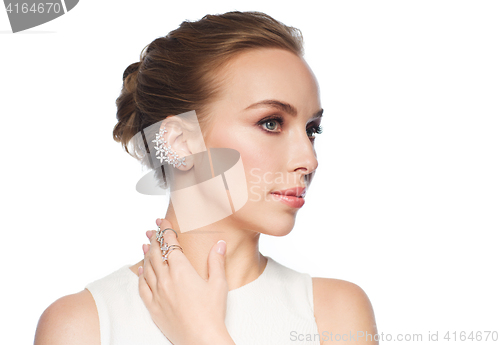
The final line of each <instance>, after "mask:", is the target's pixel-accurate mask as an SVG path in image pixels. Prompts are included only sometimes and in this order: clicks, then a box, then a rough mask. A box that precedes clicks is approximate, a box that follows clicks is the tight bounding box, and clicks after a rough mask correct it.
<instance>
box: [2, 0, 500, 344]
mask: <svg viewBox="0 0 500 345" xmlns="http://www.w3.org/2000/svg"><path fill="white" fill-rule="evenodd" d="M229 10H240V11H246V10H258V11H262V12H265V13H267V14H270V15H271V16H273V17H275V18H276V19H278V20H280V21H282V22H284V23H285V24H287V25H292V26H295V27H297V28H299V29H301V30H302V33H303V35H304V39H305V51H306V55H305V58H306V60H307V61H308V62H309V64H310V66H311V68H312V69H313V71H314V72H315V74H316V76H317V79H318V81H319V84H320V88H321V96H322V106H323V108H324V109H325V117H324V119H323V122H322V125H323V127H324V132H323V134H321V135H319V136H318V139H317V140H316V147H317V153H318V160H319V168H318V171H317V173H316V176H315V179H314V181H313V184H312V188H311V189H310V191H309V193H308V195H307V198H306V204H305V206H304V207H303V208H302V209H301V210H300V212H299V214H298V217H297V222H296V226H295V228H294V230H293V231H292V232H291V233H290V234H289V235H288V236H286V237H281V238H271V237H269V236H264V235H263V236H261V251H262V253H263V254H264V255H268V256H271V257H273V258H274V259H275V260H276V261H278V262H280V263H282V264H284V265H286V266H288V267H291V268H293V269H295V270H298V271H302V272H308V273H310V274H311V275H312V276H313V277H314V276H319V277H331V278H339V279H344V280H348V281H351V282H354V283H356V284H358V285H359V286H361V287H362V288H363V289H364V290H365V292H366V293H367V294H368V296H369V297H370V300H371V302H372V305H373V307H374V310H375V316H376V320H377V325H378V331H379V333H382V332H383V333H384V334H387V333H390V334H391V335H392V336H393V337H396V335H397V334H399V333H401V334H406V333H411V334H413V333H420V334H423V336H424V340H427V337H428V333H429V332H432V333H435V332H436V331H439V337H440V340H441V341H440V342H439V343H443V344H449V343H453V341H451V342H446V341H444V339H443V336H444V333H445V332H446V331H457V332H460V331H467V335H468V334H469V332H470V331H497V332H500V316H499V307H500V303H499V302H500V301H499V297H498V291H500V283H499V270H498V263H499V254H498V243H499V242H498V233H499V230H500V183H499V176H500V162H499V158H500V136H499V132H500V131H499V130H500V63H499V61H500V46H499V44H500V20H499V18H500V3H498V2H497V1H418V2H417V1H335V2H331V5H327V2H326V1H324V2H319V1H281V2H271V1H268V0H266V1H252V2H250V1H245V2H242V3H238V2H235V1H186V2H182V1H144V0H143V1H138V0H136V1H112V2H109V1H90V0H89V1H80V3H79V4H78V5H77V6H76V7H75V8H74V9H73V10H71V11H70V12H68V13H67V14H66V15H64V16H62V17H60V18H58V19H56V20H54V21H52V22H49V23H46V24H43V25H40V26H38V27H35V28H32V29H29V30H27V31H24V32H19V33H16V34H12V33H11V30H10V25H9V21H8V18H7V14H6V12H5V11H3V9H2V11H0V31H1V33H0V47H1V48H0V49H1V54H0V59H1V60H0V62H1V69H2V71H1V76H0V80H1V82H0V88H1V89H0V91H1V92H0V97H1V103H0V112H1V122H0V123H1V129H2V135H1V149H2V159H1V162H2V163H1V164H2V167H1V181H2V182H1V183H2V189H1V198H2V205H3V206H2V208H1V212H2V215H1V217H0V222H1V223H0V224H1V228H2V235H1V243H0V246H1V247H0V255H1V260H2V261H1V262H2V264H3V267H2V274H1V276H2V278H1V285H0V286H1V287H0V288H1V294H0V298H1V301H0V302H1V308H0V313H1V320H2V322H1V324H0V327H1V330H0V342H1V343H3V344H14V343H19V344H21V343H31V342H32V341H33V337H34V333H35V329H36V325H37V322H38V318H39V317H40V315H41V314H42V312H43V310H44V309H45V308H46V307H47V306H48V305H50V304H51V303H52V302H53V301H55V300H56V299H58V298H59V297H61V296H64V295H67V294H71V293H75V292H78V291H81V290H82V289H83V287H84V286H85V285H86V284H88V283H89V282H91V281H93V280H96V279H98V278H101V277H103V276H105V275H107V274H109V273H111V272H112V271H114V270H116V269H118V268H120V267H122V266H124V265H126V264H133V263H136V262H137V261H139V260H141V258H142V249H141V245H142V244H143V243H146V240H147V239H146V236H145V235H144V233H145V231H146V230H147V229H154V228H155V226H154V222H155V219H156V218H157V217H160V216H163V215H164V214H165V209H166V205H167V199H166V197H161V196H156V197H153V196H144V195H141V194H139V193H137V192H136V191H135V183H136V182H137V181H138V180H139V178H140V177H141V176H143V175H144V174H145V171H142V170H141V166H140V164H139V163H138V162H137V161H135V160H134V159H133V158H132V157H130V156H128V155H127V154H126V153H125V151H123V149H122V148H121V146H120V144H118V143H116V142H114V141H113V139H112V129H113V126H114V125H115V123H116V119H115V114H116V107H115V104H114V101H115V99H116V97H117V96H118V94H119V91H120V89H121V83H122V74H123V71H124V69H125V68H126V67H127V66H128V65H129V64H131V63H133V62H136V61H138V59H139V53H140V52H141V50H142V48H144V47H145V46H146V45H147V44H148V43H150V42H151V41H152V40H154V39H155V38H156V37H159V36H164V35H166V34H167V33H168V32H169V31H171V30H173V29H175V28H176V27H177V26H178V25H179V24H180V23H181V22H182V21H183V20H185V19H189V20H197V19H200V18H201V17H202V16H203V15H205V14H209V13H210V14H215V13H222V12H226V11H229ZM333 331H334V330H333ZM393 340H395V339H394V338H393ZM452 340H453V339H452ZM499 341H500V340H499ZM403 342H406V343H411V341H403ZM483 342H484V341H482V342H480V343H483ZM381 343H383V342H381ZM387 343H389V342H387ZM422 343H425V341H424V342H419V344H422ZM435 343H436V342H434V344H435ZM456 343H459V342H456ZM462 343H465V342H462Z"/></svg>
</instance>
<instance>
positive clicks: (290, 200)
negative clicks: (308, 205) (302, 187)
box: [271, 193, 305, 208]
mask: <svg viewBox="0 0 500 345" xmlns="http://www.w3.org/2000/svg"><path fill="white" fill-rule="evenodd" d="M271 195H272V198H273V199H274V200H277V201H281V202H283V203H284V204H286V205H288V206H290V207H294V208H301V207H302V206H304V203H305V200H304V198H300V197H296V196H292V195H282V194H276V193H271Z"/></svg>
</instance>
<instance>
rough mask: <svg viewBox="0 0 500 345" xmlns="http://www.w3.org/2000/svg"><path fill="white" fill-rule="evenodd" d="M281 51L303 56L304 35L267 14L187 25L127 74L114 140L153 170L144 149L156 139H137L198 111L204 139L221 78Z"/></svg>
mask: <svg viewBox="0 0 500 345" xmlns="http://www.w3.org/2000/svg"><path fill="white" fill-rule="evenodd" d="M265 47H268V48H280V49H285V50H288V51H290V52H292V53H294V54H296V55H298V56H302V55H303V48H302V34H301V32H300V31H299V30H298V29H295V28H293V27H290V26H286V25H284V24H282V23H281V22H279V21H277V20H275V19H273V18H272V17H270V16H268V15H267V14H264V13H261V12H239V11H234V12H227V13H224V14H219V15H206V16H204V17H203V18H202V19H200V20H198V21H184V22H182V23H181V24H180V25H179V27H178V28H177V29H175V30H173V31H171V32H170V33H169V34H168V35H167V36H164V37H159V38H157V39H155V40H154V41H153V42H151V43H150V44H148V45H147V46H146V47H145V48H144V49H143V50H142V52H141V54H140V61H139V62H135V63H133V64H131V65H129V66H128V67H127V68H126V69H125V71H124V73H123V86H122V91H121V94H120V95H119V97H118V98H117V99H116V106H117V112H116V118H117V120H118V123H117V124H116V125H115V127H114V129H113V138H114V140H115V141H117V142H120V143H121V144H122V146H123V147H124V149H125V151H126V152H127V153H129V154H130V155H131V156H133V157H135V158H137V159H139V160H140V161H141V162H142V163H143V164H145V165H149V164H148V161H147V159H145V158H144V157H145V156H146V152H143V150H141V149H140V148H141V147H142V148H144V147H147V145H146V146H145V145H144V144H143V143H136V142H132V144H133V146H134V149H133V150H132V151H130V150H129V148H128V145H129V143H130V142H131V141H134V140H136V138H141V137H142V139H141V141H147V142H151V140H153V139H154V137H151V135H152V134H150V133H148V134H147V135H144V133H143V135H142V136H136V134H137V133H139V132H141V131H142V130H143V129H144V128H146V127H149V126H151V125H153V124H155V123H158V122H159V121H162V120H163V119H165V118H166V117H167V116H172V115H178V114H182V113H185V112H188V111H192V110H195V111H196V115H197V117H198V122H199V124H200V128H201V130H202V132H203V134H204V135H206V130H207V128H208V127H209V120H210V118H209V117H210V116H207V111H206V110H207V105H208V104H209V102H210V101H211V100H212V99H214V98H215V97H216V96H217V94H218V92H219V91H220V86H221V83H222V81H221V80H219V79H217V78H216V77H217V72H218V71H219V70H220V69H221V68H223V67H224V66H225V64H226V63H227V62H228V61H229V60H230V59H231V58H232V57H234V56H235V55H236V54H237V53H240V52H242V51H245V50H248V49H254V48H265Z"/></svg>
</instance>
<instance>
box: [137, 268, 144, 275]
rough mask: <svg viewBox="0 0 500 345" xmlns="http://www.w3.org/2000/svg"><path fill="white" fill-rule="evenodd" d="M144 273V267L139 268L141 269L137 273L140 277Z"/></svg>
mask: <svg viewBox="0 0 500 345" xmlns="http://www.w3.org/2000/svg"><path fill="white" fill-rule="evenodd" d="M143 271H144V269H143V268H142V266H139V268H138V269H137V273H139V275H141V274H142V272H143Z"/></svg>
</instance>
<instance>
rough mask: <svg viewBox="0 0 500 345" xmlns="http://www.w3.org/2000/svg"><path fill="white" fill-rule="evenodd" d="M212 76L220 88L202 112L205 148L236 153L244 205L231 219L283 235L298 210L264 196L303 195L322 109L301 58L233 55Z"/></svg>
mask: <svg viewBox="0 0 500 345" xmlns="http://www.w3.org/2000/svg"><path fill="white" fill-rule="evenodd" d="M219 76H223V79H222V80H223V88H222V92H221V95H220V97H218V98H217V100H216V101H214V102H213V103H211V105H210V108H209V116H212V121H213V122H212V123H211V128H210V132H209V135H208V137H207V138H206V146H207V148H211V147H221V148H224V147H225V148H231V149H235V150H237V151H238V152H239V153H240V155H241V158H242V162H243V165H244V169H245V174H246V179H247V189H248V201H247V203H246V204H245V205H244V206H243V207H242V208H241V209H239V210H238V211H237V212H236V213H235V214H233V215H232V216H231V217H232V218H233V219H232V220H233V221H236V222H238V223H239V224H240V225H241V226H243V228H245V229H249V230H254V231H257V232H260V233H265V234H269V235H274V236H284V235H286V234H288V233H289V232H290V231H291V230H292V228H293V225H294V222H295V216H296V214H297V212H298V210H299V209H300V207H297V205H295V206H293V205H290V204H289V203H285V202H283V201H280V198H279V197H276V195H272V194H271V193H273V192H276V191H280V190H284V189H289V188H293V187H305V188H306V189H307V187H308V186H309V184H310V182H311V180H312V177H313V175H314V171H315V170H316V168H317V167H318V161H317V159H316V152H315V149H314V137H315V132H316V130H317V129H318V126H319V125H320V122H321V117H320V116H321V114H322V109H321V105H320V99H319V91H318V85H317V82H316V79H315V77H314V75H313V74H312V72H311V70H310V69H309V67H308V65H307V64H306V63H305V61H304V60H303V59H302V58H300V57H298V56H296V55H295V54H293V53H291V52H288V51H285V50H281V49H269V48H267V49H253V50H250V51H247V52H244V53H242V54H240V55H238V56H237V57H235V58H233V59H232V60H231V61H230V64H229V65H228V66H226V67H225V68H224V70H222V71H221V74H219ZM303 200H304V201H306V200H307V197H306V198H304V199H303Z"/></svg>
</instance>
